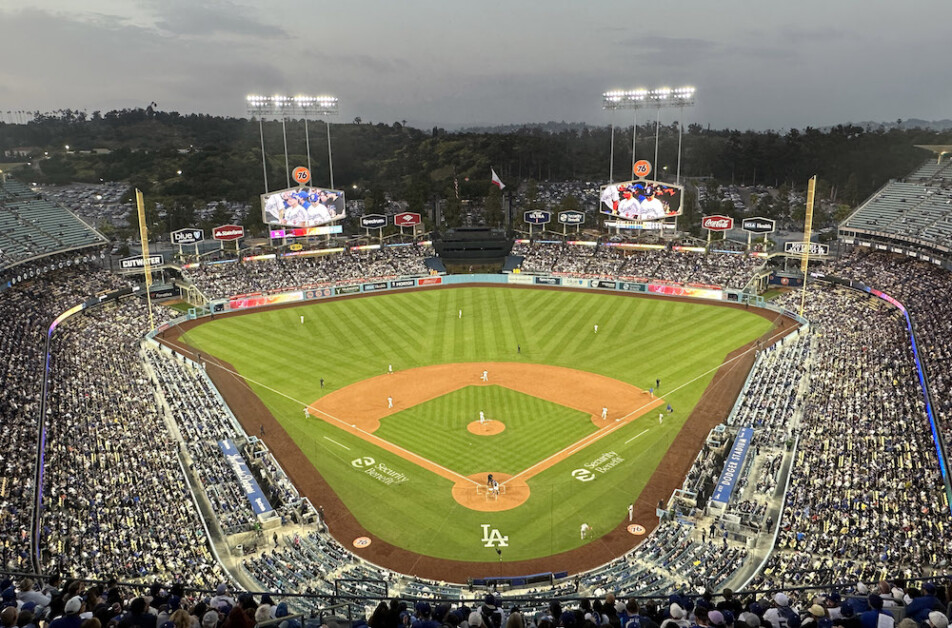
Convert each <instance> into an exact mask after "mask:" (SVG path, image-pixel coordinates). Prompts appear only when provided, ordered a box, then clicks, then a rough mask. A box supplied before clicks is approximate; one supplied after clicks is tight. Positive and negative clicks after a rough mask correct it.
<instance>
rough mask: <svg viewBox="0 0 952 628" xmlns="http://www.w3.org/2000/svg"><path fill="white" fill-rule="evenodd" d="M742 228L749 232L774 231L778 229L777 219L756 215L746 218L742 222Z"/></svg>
mask: <svg viewBox="0 0 952 628" xmlns="http://www.w3.org/2000/svg"><path fill="white" fill-rule="evenodd" d="M740 228H741V229H743V230H744V231H746V232H747V233H756V234H761V233H773V232H774V231H776V230H777V221H776V220H771V219H770V218H761V217H759V216H755V217H753V218H744V220H742V221H741V223H740Z"/></svg>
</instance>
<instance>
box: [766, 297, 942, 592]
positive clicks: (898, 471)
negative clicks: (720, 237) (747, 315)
mask: <svg viewBox="0 0 952 628" xmlns="http://www.w3.org/2000/svg"><path fill="white" fill-rule="evenodd" d="M798 299H799V295H789V296H788V297H785V298H784V299H783V300H784V301H786V300H790V301H796V300H798ZM806 303H807V308H806V311H805V316H806V317H807V319H808V320H810V321H812V327H813V329H814V331H815V332H816V333H815V338H814V343H813V350H812V352H811V365H810V369H811V371H812V376H811V377H810V381H809V391H808V393H807V396H806V399H805V401H804V411H803V417H802V422H801V424H800V427H799V431H798V433H797V434H796V437H797V452H796V464H795V465H794V467H793V470H792V477H791V481H790V490H789V493H788V494H787V499H786V504H785V507H784V510H783V516H782V520H781V522H780V532H779V537H778V540H777V546H776V549H775V552H774V553H773V554H772V556H771V558H770V560H769V562H768V564H767V566H766V568H765V570H764V572H763V576H762V578H761V579H760V580H759V583H760V584H761V585H764V586H769V587H778V586H790V585H791V584H812V583H814V582H818V581H833V582H837V583H844V582H856V581H862V580H870V579H874V578H878V577H879V576H880V574H882V573H884V572H886V571H888V570H892V571H893V572H896V571H897V570H900V569H901V570H902V571H903V573H904V574H905V575H906V576H911V575H915V574H922V573H924V572H925V570H927V569H928V568H930V567H931V566H941V565H947V564H949V559H950V558H952V548H950V546H949V545H948V543H947V539H948V530H949V529H950V528H949V526H950V523H952V521H950V516H949V511H948V505H947V504H946V503H945V496H944V491H943V484H942V480H941V477H940V475H939V466H938V460H937V456H936V450H935V447H934V445H933V443H932V437H931V431H930V428H929V425H928V420H927V417H926V414H925V411H924V403H923V397H922V393H921V391H920V390H919V387H918V380H917V376H916V373H915V367H914V363H913V356H912V351H911V348H910V345H909V338H908V337H907V334H906V331H905V325H904V324H903V321H902V319H901V318H902V317H901V314H900V313H899V312H898V310H896V309H894V308H892V307H890V306H888V305H886V304H885V303H884V302H881V301H878V300H870V299H869V298H868V297H866V296H864V295H859V294H857V293H854V292H852V291H848V290H832V289H825V288H814V289H812V290H810V293H809V298H808V299H807V300H806ZM790 307H794V305H793V303H790Z"/></svg>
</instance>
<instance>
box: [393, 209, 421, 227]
mask: <svg viewBox="0 0 952 628" xmlns="http://www.w3.org/2000/svg"><path fill="white" fill-rule="evenodd" d="M393 224H394V225H395V226H397V227H415V226H416V225H418V224H420V214H418V213H416V212H403V213H402V214H397V215H396V216H394V217H393Z"/></svg>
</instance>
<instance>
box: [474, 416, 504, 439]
mask: <svg viewBox="0 0 952 628" xmlns="http://www.w3.org/2000/svg"><path fill="white" fill-rule="evenodd" d="M466 429H467V430H469V431H470V432H472V433H473V434H476V435H477V436H492V435H493V434H499V433H500V432H502V431H504V430H505V429H506V424H505V423H503V422H502V421H494V420H492V419H490V420H489V421H486V422H485V423H480V422H479V421H473V422H472V423H470V424H469V425H467V426H466Z"/></svg>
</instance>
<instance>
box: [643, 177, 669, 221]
mask: <svg viewBox="0 0 952 628" xmlns="http://www.w3.org/2000/svg"><path fill="white" fill-rule="evenodd" d="M665 209H666V208H665V206H664V203H662V202H661V200H660V199H659V198H657V197H656V196H655V188H654V186H653V185H649V186H647V187H645V199H644V200H643V201H641V219H642V220H658V219H659V218H664V216H665Z"/></svg>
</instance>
